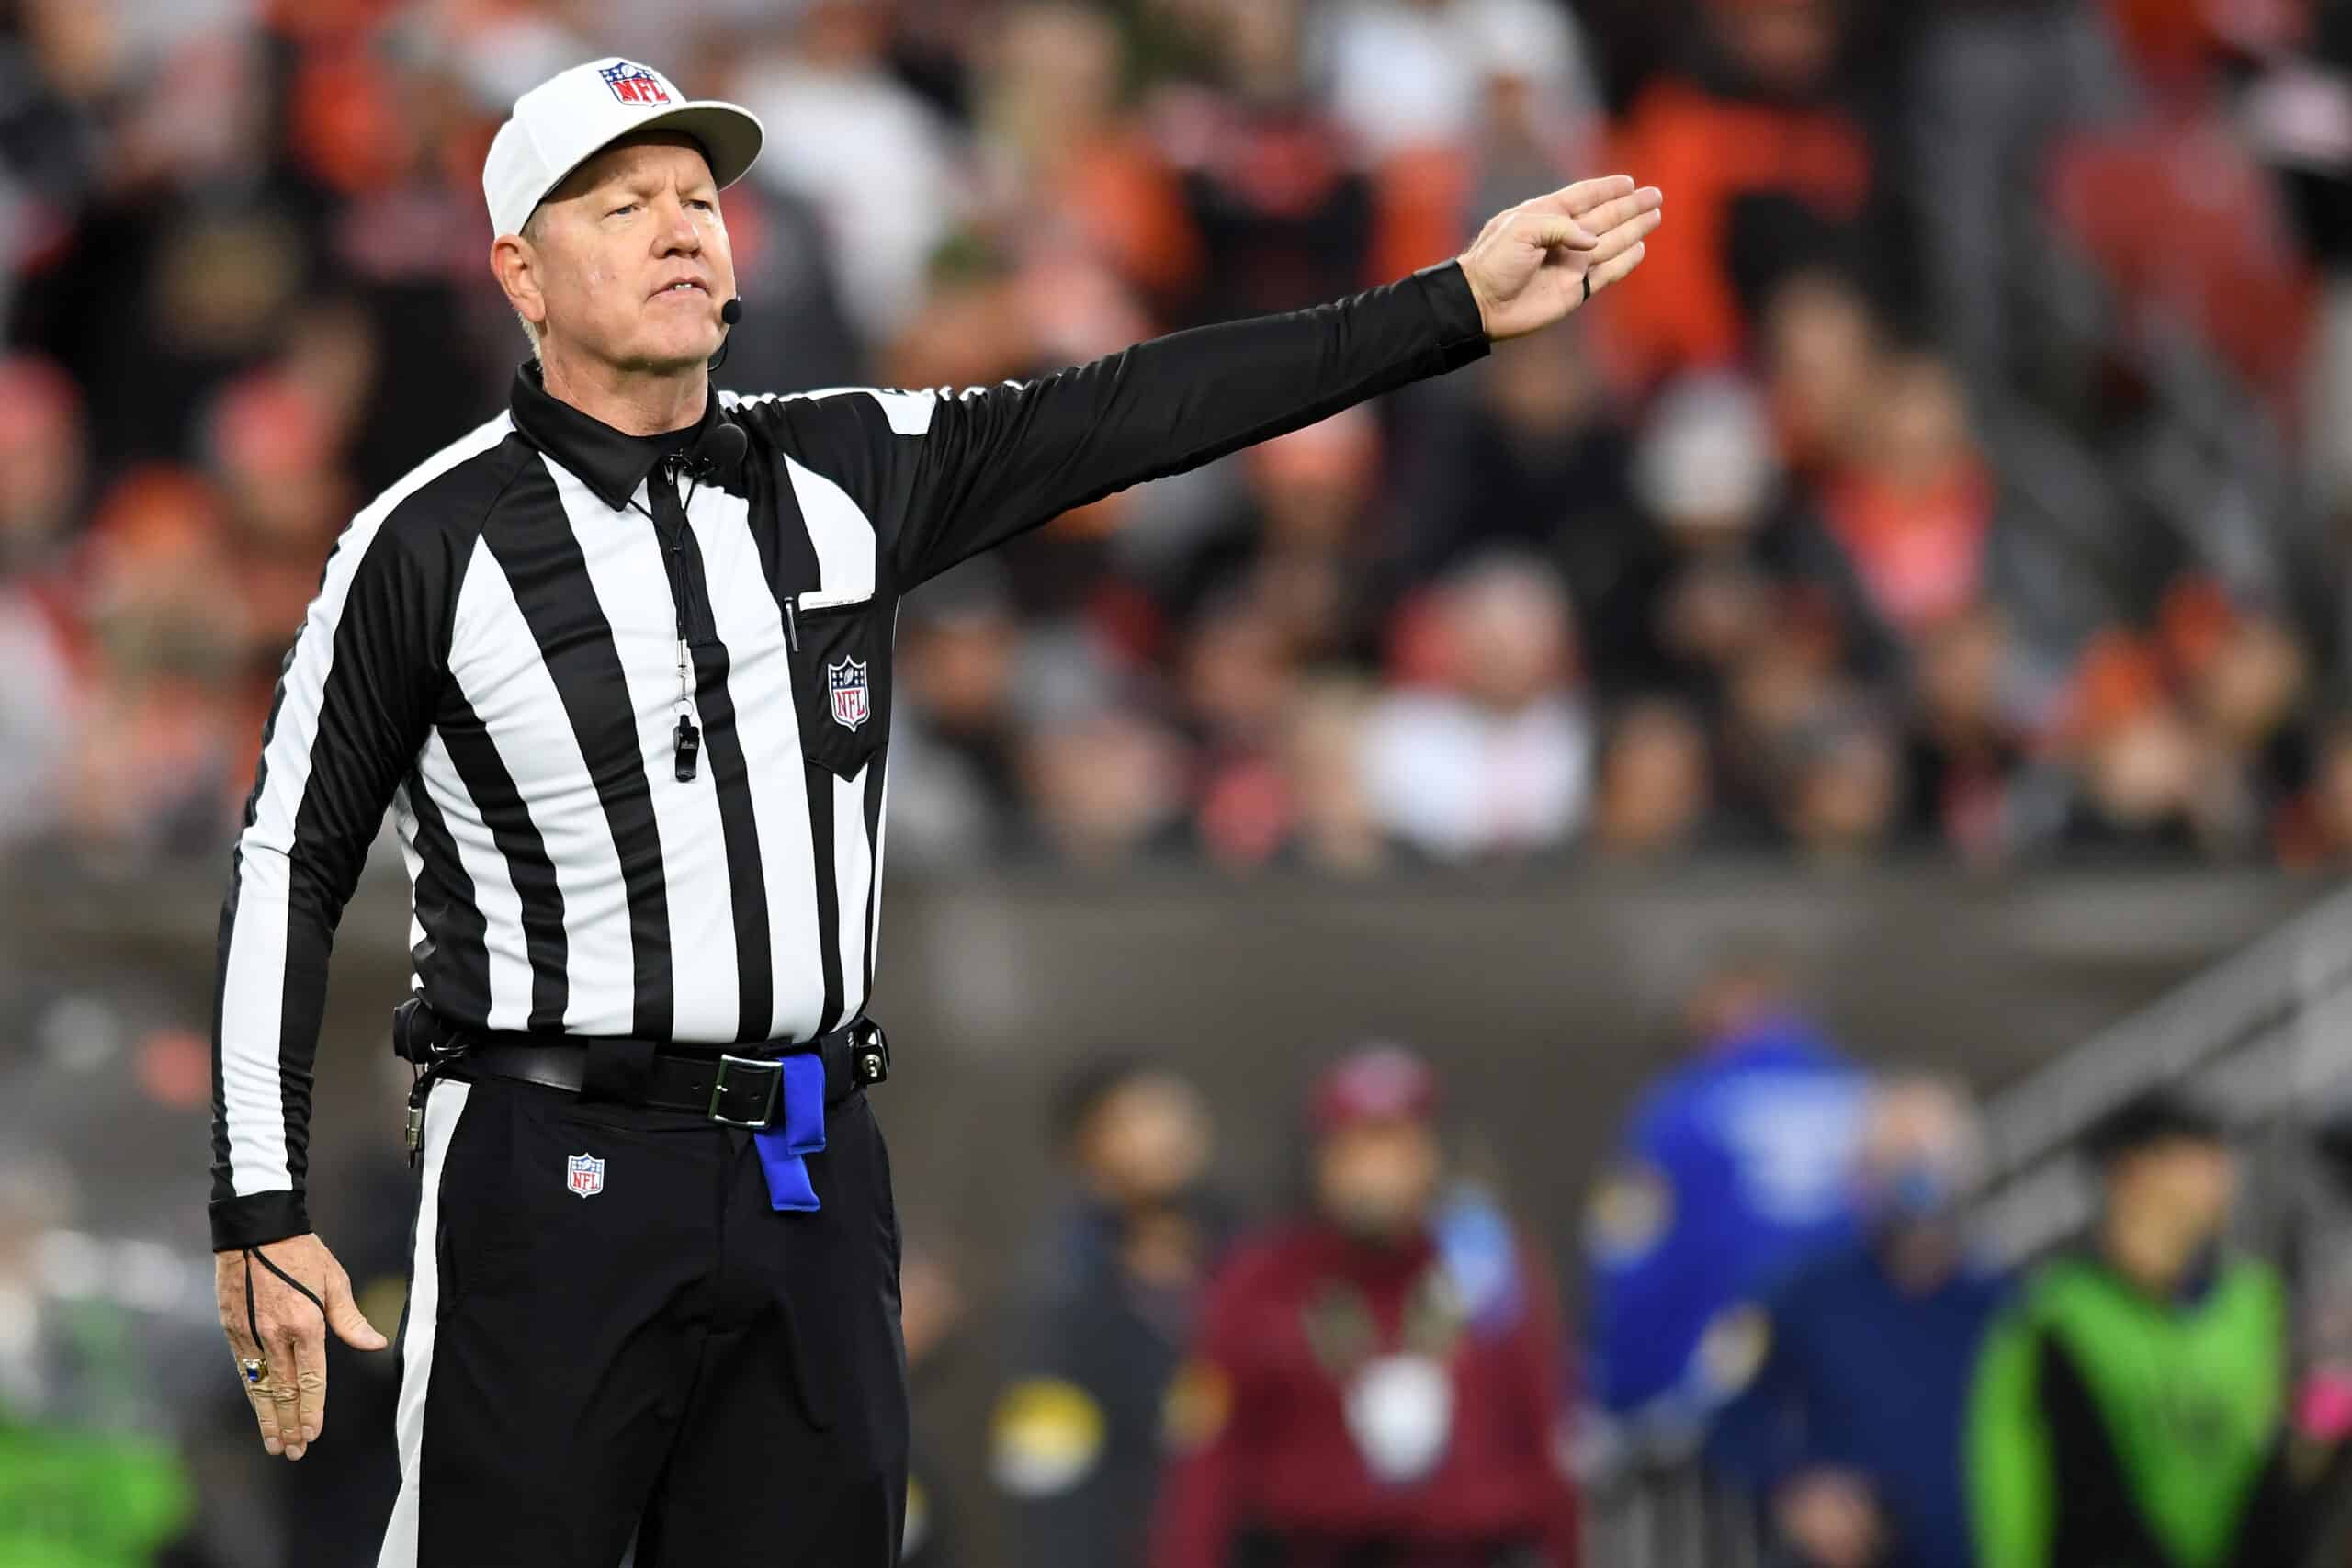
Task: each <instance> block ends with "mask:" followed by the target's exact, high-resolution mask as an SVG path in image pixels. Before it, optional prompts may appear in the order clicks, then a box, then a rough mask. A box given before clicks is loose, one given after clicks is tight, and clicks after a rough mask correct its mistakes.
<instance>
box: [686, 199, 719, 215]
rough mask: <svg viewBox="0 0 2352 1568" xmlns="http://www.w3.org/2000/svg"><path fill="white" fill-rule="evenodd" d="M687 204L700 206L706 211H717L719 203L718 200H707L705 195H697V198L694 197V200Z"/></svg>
mask: <svg viewBox="0 0 2352 1568" xmlns="http://www.w3.org/2000/svg"><path fill="white" fill-rule="evenodd" d="M686 205H687V206H688V207H699V208H701V209H703V210H704V211H705V212H716V211H718V203H717V202H715V201H707V200H705V199H704V198H703V197H695V198H694V200H692V201H690V202H688V203H686Z"/></svg>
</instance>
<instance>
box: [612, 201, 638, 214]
mask: <svg viewBox="0 0 2352 1568" xmlns="http://www.w3.org/2000/svg"><path fill="white" fill-rule="evenodd" d="M636 210H637V203H635V202H633V201H625V202H623V203H621V204H620V205H619V206H618V207H616V208H614V209H612V210H611V211H610V212H607V213H605V217H607V218H618V217H621V216H622V215H624V214H626V213H630V212H635V211H636Z"/></svg>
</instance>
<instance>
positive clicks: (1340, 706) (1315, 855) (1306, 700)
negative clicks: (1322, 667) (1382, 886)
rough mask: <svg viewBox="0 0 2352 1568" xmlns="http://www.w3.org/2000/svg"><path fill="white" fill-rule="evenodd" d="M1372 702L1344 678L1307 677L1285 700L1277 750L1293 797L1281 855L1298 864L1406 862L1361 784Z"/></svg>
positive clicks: (1368, 870) (1330, 869)
mask: <svg viewBox="0 0 2352 1568" xmlns="http://www.w3.org/2000/svg"><path fill="white" fill-rule="evenodd" d="M1373 702H1374V698H1373V696H1372V694H1371V691H1370V690H1369V688H1367V687H1366V686H1364V685H1363V684H1361V683H1359V682H1352V681H1348V680H1344V679H1328V680H1322V681H1307V682H1303V683H1302V684H1301V685H1300V687H1299V688H1298V690H1297V692H1296V694H1295V695H1294V697H1293V698H1292V702H1291V707H1290V715H1289V728H1288V731H1287V735H1286V738H1285V741H1284V750H1283V765H1284V768H1285V771H1286V773H1287V774H1288V777H1289V781H1290V785H1291V790H1292V797H1293V798H1292V819H1291V822H1290V831H1289V837H1288V839H1287V840H1286V841H1285V843H1284V852H1285V853H1286V855H1287V856H1288V858H1289V859H1290V860H1291V861H1293V862H1294V863H1297V864H1300V865H1304V866H1306V867H1308V868H1311V869H1313V870H1316V871H1320V872H1325V873H1328V874H1334V875H1340V876H1364V875H1369V874H1373V873H1375V872H1379V871H1385V870H1388V869H1390V868H1393V867H1395V866H1397V865H1399V864H1405V863H1409V856H1408V853H1407V852H1406V850H1405V847H1404V846H1403V845H1402V844H1400V843H1398V842H1397V839H1396V838H1395V836H1394V835H1393V834H1391V833H1390V832H1389V831H1388V830H1387V829H1386V828H1385V827H1384V826H1383V825H1382V823H1381V821H1380V818H1379V816H1378V814H1377V812H1375V811H1374V807H1373V803H1372V795H1371V791H1370V790H1369V789H1368V788H1366V786H1365V779H1364V770H1363V737H1364V725H1365V722H1366V720H1367V719H1368V717H1369V716H1370V714H1371V711H1372V705H1373Z"/></svg>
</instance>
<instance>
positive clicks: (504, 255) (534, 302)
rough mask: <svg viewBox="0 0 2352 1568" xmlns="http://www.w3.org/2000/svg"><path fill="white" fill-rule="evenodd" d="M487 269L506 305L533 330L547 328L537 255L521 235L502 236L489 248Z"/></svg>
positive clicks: (545, 301)
mask: <svg viewBox="0 0 2352 1568" xmlns="http://www.w3.org/2000/svg"><path fill="white" fill-rule="evenodd" d="M490 270H491V273H492V276H495V277H496V278H497V279H498V287H499V288H502V289H503V290H505V293H506V302H507V303H508V304H509V305H512V306H514V307H515V313H516V314H517V315H519V316H521V317H522V318H523V319H524V320H525V321H528V322H530V323H531V324H532V325H533V326H535V327H543V326H545V325H547V321H548V306H547V300H546V299H544V298H543V297H542V296H541V295H540V293H539V268H538V255H537V252H536V251H535V250H534V249H533V247H532V245H531V242H530V241H528V240H526V239H525V238H524V237H523V236H522V235H520V234H501V235H500V236H499V237H498V238H497V239H496V240H495V241H494V242H492V244H491V247H490Z"/></svg>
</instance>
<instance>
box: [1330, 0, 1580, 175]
mask: <svg viewBox="0 0 2352 1568" xmlns="http://www.w3.org/2000/svg"><path fill="white" fill-rule="evenodd" d="M1316 21H1317V26H1316V28H1315V34H1316V36H1315V38H1314V41H1313V47H1312V50H1311V53H1312V55H1313V57H1314V62H1315V73H1316V74H1317V76H1319V77H1321V78H1323V79H1324V80H1326V81H1328V82H1329V97H1330V100H1331V107H1332V111H1333V113H1335V114H1336V115H1337V116H1338V117H1339V118H1340V123H1341V124H1343V125H1345V126H1346V127H1347V128H1348V130H1350V131H1351V133H1352V134H1353V135H1354V136H1355V137H1356V138H1357V140H1358V141H1361V142H1362V143H1363V146H1364V147H1366V148H1367V149H1369V150H1370V151H1371V152H1373V153H1374V154H1375V155H1378V154H1383V153H1388V152H1396V151H1397V150H1399V149H1404V148H1415V147H1438V146H1449V145H1456V144H1459V143H1462V142H1465V141H1469V140H1471V139H1472V137H1473V136H1474V135H1475V134H1476V131H1477V130H1478V129H1479V121H1480V119H1481V118H1483V116H1484V114H1485V112H1486V109H1487V102H1488V99H1487V90H1488V84H1489V83H1490V82H1491V81H1492V80H1493V79H1494V78H1496V77H1498V76H1504V77H1510V78H1513V79H1515V80H1517V81H1520V82H1523V83H1524V84H1525V85H1526V88H1527V92H1528V95H1529V96H1530V97H1531V98H1532V100H1533V101H1535V102H1536V103H1539V104H1546V105H1554V104H1563V103H1565V104H1571V105H1573V104H1576V103H1578V102H1584V101H1589V99H1590V96H1591V87H1590V85H1589V83H1588V82H1586V81H1585V80H1583V79H1582V76H1583V63H1584V62H1583V61H1582V59H1581V57H1580V50H1579V46H1578V42H1577V36H1576V33H1575V31H1574V28H1573V26H1572V24H1571V23H1570V21H1569V19H1568V16H1567V14H1566V12H1565V11H1563V10H1561V9H1559V8H1557V7H1555V6H1549V5H1546V4H1544V0H1340V3H1339V4H1337V5H1332V6H1325V7H1324V8H1323V9H1322V11H1321V12H1320V13H1318V15H1317V18H1316Z"/></svg>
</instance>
